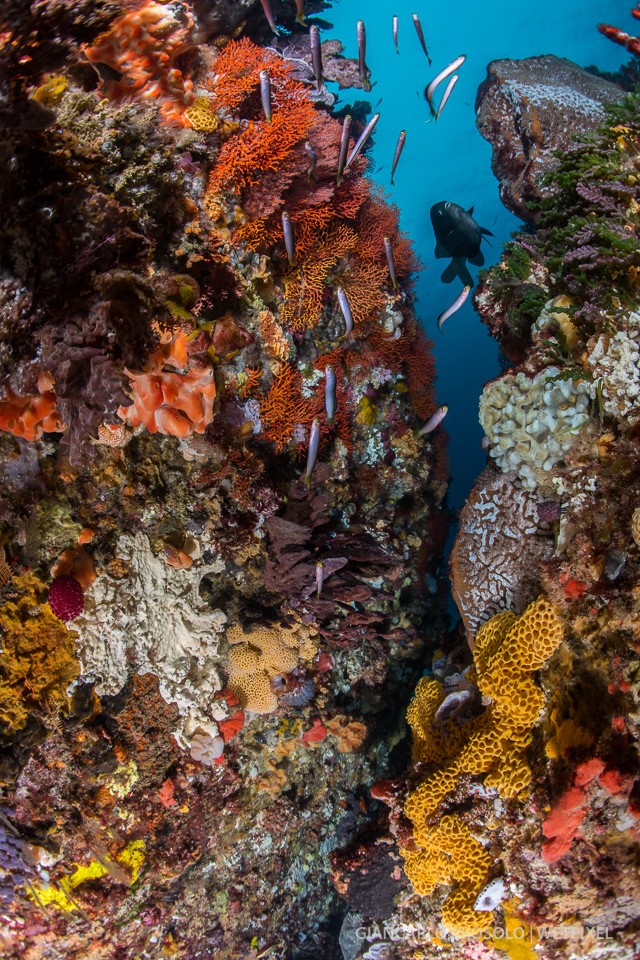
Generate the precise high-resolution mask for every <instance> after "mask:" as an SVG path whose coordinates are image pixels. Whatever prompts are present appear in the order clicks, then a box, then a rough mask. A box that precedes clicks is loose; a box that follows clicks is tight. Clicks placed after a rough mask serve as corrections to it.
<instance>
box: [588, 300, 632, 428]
mask: <svg viewBox="0 0 640 960" xmlns="http://www.w3.org/2000/svg"><path fill="white" fill-rule="evenodd" d="M634 316H635V318H636V329H635V330H634V329H633V327H632V329H631V334H630V333H627V331H625V330H619V331H618V332H617V333H616V334H615V335H614V336H611V335H609V334H602V335H601V336H599V337H598V338H597V339H596V340H595V341H592V342H591V343H590V344H589V346H590V350H589V356H588V363H589V366H590V367H591V369H592V371H593V375H594V377H595V378H596V380H598V381H599V382H600V390H601V395H602V405H603V407H604V411H605V413H608V414H609V415H610V416H612V417H615V418H616V419H618V420H624V421H626V423H628V424H629V425H630V426H633V425H634V424H636V423H638V421H640V329H639V328H638V323H639V322H640V315H638V314H635V315H634Z"/></svg>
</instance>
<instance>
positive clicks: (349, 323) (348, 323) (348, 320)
mask: <svg viewBox="0 0 640 960" xmlns="http://www.w3.org/2000/svg"><path fill="white" fill-rule="evenodd" d="M336 294H337V296H338V303H339V304H340V309H341V310H342V316H343V317H344V333H343V335H342V336H341V337H340V339H341V340H346V338H347V337H348V336H349V334H350V333H351V331H352V330H353V315H352V313H351V307H350V306H349V301H348V300H347V295H346V293H345V292H344V290H343V289H342V287H338V288H337V289H336Z"/></svg>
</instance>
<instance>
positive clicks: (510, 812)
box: [334, 95, 640, 960]
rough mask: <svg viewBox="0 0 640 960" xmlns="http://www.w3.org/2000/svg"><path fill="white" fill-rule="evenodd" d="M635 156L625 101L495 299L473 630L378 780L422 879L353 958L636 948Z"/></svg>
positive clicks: (463, 527)
mask: <svg viewBox="0 0 640 960" xmlns="http://www.w3.org/2000/svg"><path fill="white" fill-rule="evenodd" d="M639 156H640V99H639V98H638V97H637V96H636V95H629V96H627V97H626V98H625V99H624V100H623V101H622V102H621V103H620V104H614V105H612V106H609V107H607V110H606V113H605V119H604V122H603V123H602V124H601V125H600V126H599V127H598V129H597V130H594V132H593V133H592V134H591V135H590V136H589V137H588V138H581V139H580V140H579V141H578V142H574V143H573V144H572V145H571V146H570V148H569V149H567V150H565V153H564V155H563V156H562V157H560V158H558V159H557V161H556V167H555V171H554V172H553V173H552V174H551V179H550V181H549V186H550V188H551V189H549V190H548V191H545V193H544V194H543V195H542V196H543V199H542V200H541V201H540V208H539V213H540V217H539V220H538V225H537V227H536V229H535V230H533V229H528V230H527V231H523V232H522V233H520V234H518V235H516V237H515V239H514V240H513V241H512V242H511V243H510V244H508V245H507V246H506V248H505V251H504V254H503V257H502V260H501V262H500V263H499V264H497V265H496V266H495V267H493V268H492V269H491V270H489V271H487V272H485V274H484V276H483V278H482V282H481V285H480V289H479V291H478V292H477V293H476V302H477V305H478V309H479V312H480V314H481V316H482V317H483V319H486V322H488V323H489V325H490V327H491V329H492V330H493V332H494V334H495V335H496V336H497V338H498V340H499V342H500V344H501V345H502V346H503V348H504V349H505V350H506V351H507V352H508V353H509V355H510V357H512V359H513V361H514V363H513V366H512V367H511V368H510V369H509V370H506V371H505V372H504V373H502V374H501V376H500V377H498V378H496V380H494V381H492V382H491V383H489V384H488V385H487V386H486V388H485V390H484V392H483V395H482V397H481V400H480V410H479V415H480V419H481V422H482V423H483V426H484V429H485V433H486V436H485V441H484V445H485V447H486V449H487V450H488V452H489V455H490V459H491V465H490V466H488V467H487V469H486V470H485V471H484V472H483V474H482V475H481V476H480V477H479V478H478V481H477V482H476V484H475V486H474V488H473V490H472V493H471V495H470V497H469V500H468V502H467V504H466V505H465V507H464V508H463V510H462V512H461V516H460V529H459V532H458V534H457V537H456V543H455V546H454V549H453V553H452V582H453V587H454V596H455V599H456V602H457V603H458V605H459V609H460V614H461V617H462V620H463V625H464V628H465V634H466V635H465V636H462V634H461V633H458V632H455V633H454V634H453V635H452V636H450V637H449V638H448V639H447V641H446V642H445V643H444V644H443V647H442V648H441V650H439V651H438V652H437V654H436V656H435V657H434V659H433V661H432V663H431V665H430V669H429V670H428V671H427V672H426V674H425V676H423V677H422V678H421V680H420V681H419V683H418V686H417V688H416V691H415V694H414V698H413V701H412V703H411V705H410V707H409V710H408V713H407V720H408V723H409V726H410V729H411V734H412V741H413V757H412V760H413V763H412V765H411V766H410V767H409V770H408V771H407V774H406V775H405V777H399V778H395V779H385V780H383V781H380V782H379V783H378V784H376V785H374V787H373V789H372V795H373V796H374V797H376V798H377V799H379V800H380V801H381V803H383V804H384V806H385V807H386V809H387V811H388V812H387V813H386V814H385V813H382V812H381V813H380V821H379V824H378V836H380V837H382V836H384V835H385V832H386V831H387V830H390V832H391V834H392V836H394V837H395V839H396V843H397V848H396V850H397V852H399V853H400V854H401V855H402V857H403V860H404V864H405V872H406V874H407V876H408V878H409V880H410V881H411V889H410V890H403V891H402V892H400V893H398V894H397V895H396V898H395V903H394V909H393V910H387V911H386V912H385V914H384V915H380V916H377V915H375V914H374V913H372V912H371V907H370V906H368V905H367V906H365V908H363V906H362V902H363V901H362V897H360V900H359V901H358V902H356V901H354V902H353V905H351V904H350V913H349V914H348V915H347V919H346V921H345V926H344V928H343V943H344V947H343V949H344V955H345V957H349V958H352V960H355V958H364V957H366V958H367V960H369V958H372V957H380V956H383V957H392V958H397V960H405V958H409V957H416V956H421V957H432V956H439V955H440V954H442V955H446V956H448V957H454V958H460V960H462V958H464V960H477V958H482V960H499V958H503V957H504V956H505V954H506V955H508V956H510V957H512V958H520V960H522V958H527V960H533V958H534V957H541V958H545V960H556V958H558V957H568V956H572V957H573V956H581V957H594V958H595V957H601V956H615V957H616V958H624V960H631V958H632V957H634V955H635V951H636V943H637V925H638V916H639V912H640V911H639V906H640V904H639V901H638V894H637V890H636V884H635V874H634V868H633V867H632V863H633V862H634V861H635V859H636V858H637V855H638V846H639V843H640V830H639V827H638V821H639V817H640V757H639V753H638V742H639V733H640V731H639V729H638V710H637V702H638V692H639V683H640V672H639V668H640V661H639V659H638V652H639V648H638V638H639V637H640V604H639V602H638V587H639V584H640V553H639V552H638V543H639V542H640V535H639V534H638V517H639V516H640V509H639V508H638V503H639V501H640V486H639V482H638V474H637V462H638V453H639V447H638V444H639V441H640V436H639V434H638V422H639V421H638V399H637V398H638V395H639V390H640V369H639V366H638V315H639V314H638V283H637V270H638V243H639V242H640V241H639V239H638V226H639V225H638V211H639V210H640V204H639V202H638V201H639V188H640V179H639V177H640V165H639V162H638V157H639ZM363 837H364V834H363ZM394 852H395V851H394ZM334 860H335V861H336V867H335V873H336V882H337V883H338V884H339V885H340V888H341V889H345V890H347V891H348V889H349V888H348V883H347V880H348V876H347V877H345V869H346V867H347V865H349V864H350V865H351V871H352V873H353V875H354V876H357V877H358V881H359V885H360V887H362V886H363V884H364V875H365V874H366V872H367V870H368V869H371V871H372V876H374V871H373V866H371V867H370V866H369V864H370V863H372V861H371V859H370V857H369V859H368V858H367V854H366V851H365V850H363V841H362V839H361V840H360V841H359V842H358V841H356V843H354V844H352V846H351V847H350V848H349V849H348V851H347V852H346V853H344V854H343V856H342V857H341V858H340V859H338V858H337V857H334ZM614 891H615V893H614ZM347 895H348V893H347Z"/></svg>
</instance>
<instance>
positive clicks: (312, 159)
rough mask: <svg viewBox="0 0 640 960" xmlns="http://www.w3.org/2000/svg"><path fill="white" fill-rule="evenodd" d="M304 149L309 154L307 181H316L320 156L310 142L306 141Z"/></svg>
mask: <svg viewBox="0 0 640 960" xmlns="http://www.w3.org/2000/svg"><path fill="white" fill-rule="evenodd" d="M304 148H305V150H306V151H307V153H308V154H309V166H308V167H307V179H308V180H315V178H316V164H317V162H318V154H317V153H316V152H315V150H314V149H313V147H312V145H311V144H310V143H309V141H308V140H305V144H304Z"/></svg>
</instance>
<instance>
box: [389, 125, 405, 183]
mask: <svg viewBox="0 0 640 960" xmlns="http://www.w3.org/2000/svg"><path fill="white" fill-rule="evenodd" d="M406 139H407V131H406V130H401V131H400V133H399V134H398V142H397V143H396V152H395V153H394V155H393V163H392V164H391V185H392V186H393V175H394V173H395V172H396V167H397V166H398V160H399V159H400V154H401V153H402V151H403V149H404V142H405V140H406Z"/></svg>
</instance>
